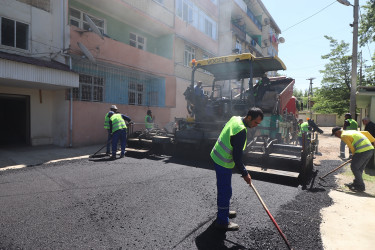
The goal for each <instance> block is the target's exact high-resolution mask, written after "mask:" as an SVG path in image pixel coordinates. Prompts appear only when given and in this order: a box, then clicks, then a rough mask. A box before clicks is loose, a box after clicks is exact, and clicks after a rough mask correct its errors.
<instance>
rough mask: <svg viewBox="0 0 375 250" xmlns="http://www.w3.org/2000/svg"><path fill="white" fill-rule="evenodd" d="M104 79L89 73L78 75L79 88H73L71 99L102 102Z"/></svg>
mask: <svg viewBox="0 0 375 250" xmlns="http://www.w3.org/2000/svg"><path fill="white" fill-rule="evenodd" d="M103 92H104V79H103V78H101V77H95V76H90V75H82V74H80V75H79V88H73V99H74V100H77V101H89V102H102V101H103Z"/></svg>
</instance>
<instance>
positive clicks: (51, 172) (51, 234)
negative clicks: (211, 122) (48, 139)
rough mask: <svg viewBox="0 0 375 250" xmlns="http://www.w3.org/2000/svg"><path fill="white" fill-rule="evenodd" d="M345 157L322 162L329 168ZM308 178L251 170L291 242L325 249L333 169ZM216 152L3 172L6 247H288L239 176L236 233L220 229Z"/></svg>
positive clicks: (0, 204)
mask: <svg viewBox="0 0 375 250" xmlns="http://www.w3.org/2000/svg"><path fill="white" fill-rule="evenodd" d="M339 163H340V162H339V161H326V162H322V164H321V166H319V171H320V172H321V173H327V172H328V171H329V170H331V169H333V168H334V167H335V166H337V165H338V164H339ZM326 179H327V182H326V183H324V185H325V186H321V185H318V182H319V181H318V180H315V185H314V186H313V187H310V186H309V187H308V189H306V190H302V188H301V187H295V186H289V185H285V184H284V185H283V184H276V183H273V182H267V181H266V180H267V179H265V178H263V179H262V178H258V179H254V180H253V183H254V186H255V187H256V188H257V190H258V192H259V194H260V195H261V198H262V199H263V201H264V202H265V203H266V205H267V207H268V209H269V211H270V212H271V214H272V215H273V217H274V218H275V220H276V222H277V223H278V225H279V226H280V228H281V230H282V231H283V233H284V234H285V235H286V237H287V238H288V241H289V242H290V244H291V246H292V247H293V248H294V249H314V250H316V249H323V246H322V240H321V236H320V230H319V229H320V224H321V223H322V221H321V217H320V210H321V209H322V208H324V207H327V206H330V205H331V203H332V200H331V199H330V198H329V196H328V192H329V190H330V188H333V187H334V178H333V175H332V176H328V177H327V178H326ZM215 181H216V179H215V171H214V170H213V167H212V164H211V163H210V162H209V161H202V160H195V159H183V158H177V157H167V156H154V157H148V158H144V159H139V158H133V157H128V156H127V157H125V158H123V159H117V160H115V161H107V160H106V159H105V158H97V159H91V160H88V159H81V160H74V161H63V162H59V163H53V164H45V165H40V166H33V167H28V168H24V169H20V170H7V171H1V172H0V249H181V250H182V249H184V250H185V249H219V250H220V249H287V247H286V244H285V243H284V241H283V239H282V238H281V236H280V235H279V233H278V231H277V229H276V228H275V226H274V225H273V223H272V222H271V220H270V218H269V217H268V215H267V213H266V212H265V210H264V209H263V207H262V205H261V203H260V202H259V200H258V199H257V197H256V195H255V193H254V192H253V190H252V189H251V188H250V187H249V186H248V185H246V183H245V182H244V181H243V179H242V178H241V177H240V175H239V174H237V173H234V174H233V177H232V182H233V184H232V186H233V196H232V206H231V208H232V209H235V210H236V211H237V217H236V218H235V219H233V221H234V222H236V223H238V224H239V225H240V230H239V231H237V232H223V231H218V230H216V229H215V228H214V220H215V215H216V185H215Z"/></svg>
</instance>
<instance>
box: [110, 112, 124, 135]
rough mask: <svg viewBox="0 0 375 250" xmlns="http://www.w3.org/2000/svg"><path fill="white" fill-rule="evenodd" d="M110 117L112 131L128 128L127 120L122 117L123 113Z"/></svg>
mask: <svg viewBox="0 0 375 250" xmlns="http://www.w3.org/2000/svg"><path fill="white" fill-rule="evenodd" d="M110 119H111V121H112V133H114V132H116V131H117V130H120V129H124V128H127V127H126V123H125V120H124V119H122V116H121V114H114V115H112V116H111V118H110Z"/></svg>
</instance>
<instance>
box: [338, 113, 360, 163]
mask: <svg viewBox="0 0 375 250" xmlns="http://www.w3.org/2000/svg"><path fill="white" fill-rule="evenodd" d="M343 129H344V130H357V129H358V123H357V122H356V121H355V120H353V119H352V115H351V114H350V113H346V114H345V121H344V127H343ZM351 155H352V152H351V151H350V150H349V158H351ZM340 158H342V159H345V142H343V141H341V142H340Z"/></svg>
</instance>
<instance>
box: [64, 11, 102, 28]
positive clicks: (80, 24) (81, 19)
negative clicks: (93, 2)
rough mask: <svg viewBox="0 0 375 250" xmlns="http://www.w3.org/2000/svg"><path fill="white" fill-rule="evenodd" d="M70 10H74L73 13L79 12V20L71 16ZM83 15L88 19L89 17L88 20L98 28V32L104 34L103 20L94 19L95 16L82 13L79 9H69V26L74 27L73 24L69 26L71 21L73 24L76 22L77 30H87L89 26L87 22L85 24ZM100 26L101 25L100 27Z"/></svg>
mask: <svg viewBox="0 0 375 250" xmlns="http://www.w3.org/2000/svg"><path fill="white" fill-rule="evenodd" d="M71 10H74V11H77V12H79V16H80V17H79V18H78V17H74V16H72V15H71ZM84 14H86V15H87V16H88V17H90V19H91V20H92V21H93V22H94V23H95V25H96V27H98V29H99V30H100V32H101V33H102V34H105V27H106V25H105V24H106V22H105V20H104V19H101V18H98V17H95V16H92V15H90V14H88V13H86V12H83V11H81V10H79V9H76V8H71V7H69V24H70V25H73V26H76V25H74V24H71V21H74V22H77V23H78V26H76V27H78V28H80V29H83V30H89V24H88V22H86V20H85V18H84ZM101 24H102V25H101Z"/></svg>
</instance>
